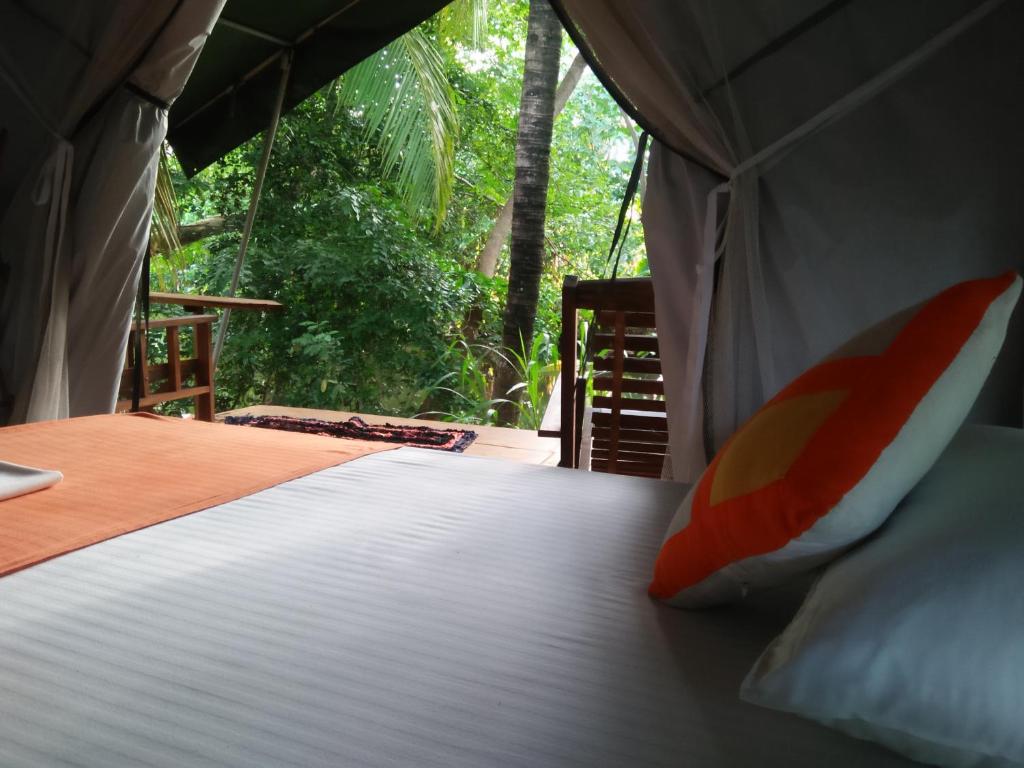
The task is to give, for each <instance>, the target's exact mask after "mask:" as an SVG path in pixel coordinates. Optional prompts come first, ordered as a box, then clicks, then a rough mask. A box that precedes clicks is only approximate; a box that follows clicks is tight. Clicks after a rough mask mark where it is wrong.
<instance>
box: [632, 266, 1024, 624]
mask: <svg viewBox="0 0 1024 768" xmlns="http://www.w3.org/2000/svg"><path fill="white" fill-rule="evenodd" d="M1020 292H1021V278H1020V276H1018V275H1017V274H1015V273H1012V272H1011V273H1007V274H1005V275H1002V276H1000V277H996V278H991V279H986V280H972V281H968V282H965V283H960V284H958V285H955V286H953V287H951V288H949V289H947V290H945V291H943V292H942V293H940V294H938V295H937V296H935V297H934V298H932V299H930V300H929V301H927V302H925V303H923V304H921V305H918V306H916V307H912V308H910V309H908V310H905V311H904V312H901V313H899V314H897V315H894V316H893V317H891V318H889V319H888V320H886V321H884V322H883V323H880V324H879V325H877V326H875V327H874V328H872V329H871V330H869V331H868V332H866V333H864V334H862V335H860V336H858V337H857V338H855V339H853V340H852V341H851V342H849V343H848V344H847V345H845V346H844V347H842V348H840V349H839V350H838V351H837V352H836V353H835V354H833V355H832V356H831V357H829V358H828V359H826V360H825V361H823V362H822V363H820V364H818V365H816V366H815V367H813V368H811V369H810V370H808V371H806V372H805V373H803V374H802V375H801V376H800V377H799V378H797V379H796V380H795V381H793V382H792V383H791V384H790V385H789V386H787V387H786V388H785V389H783V390H782V391H781V392H780V393H779V394H778V395H776V396H775V397H774V398H772V399H771V400H770V401H768V402H767V403H766V404H765V405H764V406H763V407H762V408H761V409H760V410H759V411H758V412H757V413H755V414H754V416H753V417H752V418H751V419H750V420H749V421H747V423H746V424H744V425H743V427H741V428H740V429H739V431H738V432H737V433H736V434H735V435H733V437H732V438H731V439H730V440H729V441H728V442H727V443H726V444H725V445H724V446H723V447H722V450H721V451H719V453H718V455H717V456H715V458H714V460H713V461H712V462H711V464H710V465H709V466H708V468H707V470H705V472H704V474H703V475H702V476H701V477H700V479H699V480H698V481H697V483H696V484H695V485H694V486H693V488H692V489H691V490H690V493H689V494H688V495H687V497H686V499H685V500H684V501H683V503H682V506H681V507H680V509H679V511H678V512H677V513H676V516H675V518H674V519H673V521H672V524H671V525H670V527H669V531H668V533H667V535H666V538H665V542H664V544H663V545H662V549H661V552H660V553H659V555H658V559H657V562H656V563H655V571H654V579H653V581H652V583H651V585H650V589H649V591H650V594H651V595H652V596H653V597H656V598H660V599H662V600H665V601H667V602H669V603H671V604H673V605H678V606H682V607H699V606H704V605H712V604H717V603H724V602H730V601H733V600H736V599H739V598H741V597H743V595H745V594H746V592H747V591H748V590H749V589H752V588H757V587H762V586H769V585H771V584H777V583H780V582H782V581H785V580H786V579H788V578H790V577H791V576H793V575H795V574H796V573H799V572H801V571H805V570H808V569H811V568H814V567H816V566H818V565H820V564H822V563H825V562H827V561H828V560H831V559H832V558H834V557H835V556H837V555H838V554H839V553H841V552H842V551H843V550H845V549H847V548H848V547H849V546H851V545H852V544H854V543H855V542H857V541H858V540H860V539H862V538H863V537H865V536H867V535H868V534H870V533H871V532H872V531H874V530H875V529H876V528H877V527H878V526H879V525H881V524H882V523H883V522H884V521H885V519H886V518H887V517H888V516H889V514H890V513H891V512H892V510H893V509H894V508H895V507H896V505H897V504H898V503H899V501H900V500H901V499H902V498H903V496H905V495H906V494H907V492H908V491H909V490H910V489H911V488H913V487H914V485H915V484H916V483H917V482H918V480H920V479H921V477H922V476H923V475H924V474H925V473H926V472H927V471H928V469H929V468H930V467H931V466H932V464H934V463H935V461H936V459H938V457H939V455H940V454H941V453H942V451H943V449H944V448H945V447H946V445H947V444H948V443H949V441H950V440H951V439H952V438H953V435H954V434H955V433H956V431H957V429H958V428H959V427H960V425H961V423H962V422H963V420H964V418H965V417H966V416H967V413H968V411H969V410H970V408H971V406H972V404H973V403H974V400H975V398H976V397H977V395H978V392H979V391H980V390H981V387H982V384H983V383H984V382H985V379H986V378H987V376H988V373H989V371H990V370H991V367H992V364H993V363H994V362H995V359H996V356H997V355H998V353H999V350H1000V348H1001V346H1002V343H1003V339H1004V338H1005V336H1006V327H1007V324H1008V322H1009V319H1010V315H1011V313H1012V312H1013V308H1014V306H1015V305H1016V303H1017V299H1018V297H1019V295H1020Z"/></svg>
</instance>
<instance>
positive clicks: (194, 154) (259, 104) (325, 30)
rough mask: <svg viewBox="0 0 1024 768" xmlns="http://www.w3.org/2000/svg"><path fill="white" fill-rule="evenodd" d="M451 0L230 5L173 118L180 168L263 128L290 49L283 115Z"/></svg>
mask: <svg viewBox="0 0 1024 768" xmlns="http://www.w3.org/2000/svg"><path fill="white" fill-rule="evenodd" d="M448 2H449V0H388V1H387V3H384V4H382V3H380V2H379V0H376V1H374V0H293V2H281V0H228V3H227V5H226V6H225V8H224V12H223V14H222V15H221V18H220V20H219V21H218V23H217V26H216V27H215V28H214V30H213V34H212V35H211V36H210V38H209V40H208V41H207V43H206V47H205V49H204V51H203V55H202V56H201V57H200V59H199V63H198V64H197V65H196V68H195V71H194V72H193V74H192V77H191V78H190V79H189V81H188V85H187V87H186V88H185V91H184V93H182V95H181V96H180V97H179V98H178V100H177V101H176V102H175V103H174V106H173V108H172V109H171V112H170V118H169V122H170V126H169V129H168V134H167V138H168V141H170V143H171V145H172V146H173V147H174V150H175V152H176V153H177V156H178V159H179V160H180V161H181V165H182V168H184V169H185V172H186V173H188V174H189V175H192V174H194V173H196V172H198V171H199V170H201V169H203V168H205V167H206V166H207V165H209V164H210V163H212V162H214V161H215V160H217V159H218V158H220V157H222V156H223V155H225V154H226V153H227V152H230V151H231V150H232V149H234V148H235V147H237V146H239V145H240V144H242V143H243V142H245V141H246V140H248V139H250V138H252V137H253V136H255V135H256V134H257V133H259V132H260V131H262V130H263V129H264V128H265V127H266V126H267V124H268V123H269V122H270V119H271V115H272V113H273V108H274V99H275V96H276V93H277V90H278V86H279V83H280V67H279V63H280V61H281V60H282V58H283V56H284V55H285V54H286V53H287V51H289V50H292V51H294V60H293V62H292V68H291V76H290V79H289V84H288V89H287V93H286V95H285V100H284V108H285V110H289V109H291V108H293V107H295V106H296V105H297V104H299V103H300V102H301V101H302V100H303V99H306V98H307V97H308V96H310V95H311V94H312V93H314V92H315V91H316V90H318V89H319V88H321V87H323V86H324V85H326V84H327V83H329V82H330V81H331V80H333V79H334V78H336V77H338V75H340V74H341V73H342V72H344V71H345V70H347V69H349V68H350V67H352V66H354V65H355V64H357V63H359V62H360V61H362V60H363V59H364V58H366V57H367V56H369V55H370V54H372V53H374V52H375V51H377V50H379V49H380V48H382V47H383V46H385V45H387V44H388V43H389V42H391V41H392V40H394V39H395V38H396V37H399V36H400V35H402V34H404V33H405V32H407V31H408V30H410V29H412V28H413V27H414V26H416V25H417V24H419V23H420V22H421V21H423V20H424V19H427V18H429V17H430V16H431V15H433V14H434V13H436V12H437V11H438V10H440V9H441V8H442V7H444V6H445V5H447V3H448ZM385 8H386V10H384V9H385Z"/></svg>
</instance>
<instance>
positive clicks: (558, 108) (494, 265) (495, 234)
mask: <svg viewBox="0 0 1024 768" xmlns="http://www.w3.org/2000/svg"><path fill="white" fill-rule="evenodd" d="M586 69H587V62H586V61H585V60H584V58H583V56H582V54H579V53H577V54H576V58H575V59H573V60H572V64H570V65H569V69H568V70H567V71H566V73H565V75H564V77H562V82H560V83H559V84H558V90H556V91H555V117H556V118H557V117H558V116H559V115H560V114H562V110H563V109H565V105H566V104H568V103H569V97H570V96H572V92H573V91H575V90H576V86H577V85H579V82H580V78H582V77H583V73H584V72H585V71H586ZM511 232H512V196H511V195H509V198H508V200H506V201H505V204H504V205H503V206H501V209H500V210H499V211H498V218H497V219H496V220H495V221H494V226H493V227H492V228H491V234H490V235H488V236H487V242H486V243H485V244H484V248H483V250H482V251H480V255H479V256H478V257H477V260H476V271H477V272H479V273H480V274H482V275H484V276H485V277H494V273H495V272H496V271H497V269H498V257H499V256H500V255H501V248H502V246H503V245H505V242H506V241H507V240H508V236H509V234H510V233H511Z"/></svg>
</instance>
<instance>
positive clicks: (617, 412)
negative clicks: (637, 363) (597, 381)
mask: <svg viewBox="0 0 1024 768" xmlns="http://www.w3.org/2000/svg"><path fill="white" fill-rule="evenodd" d="M612 350H613V353H614V355H615V358H614V362H613V363H612V365H613V370H612V407H611V442H610V443H609V445H608V472H609V473H611V474H615V467H616V465H617V464H618V461H619V424H620V421H621V412H622V374H623V369H624V368H625V365H626V313H625V312H623V311H621V310H620V311H618V312H616V313H615V341H614V343H613V345H612Z"/></svg>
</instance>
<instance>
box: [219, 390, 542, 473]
mask: <svg viewBox="0 0 1024 768" xmlns="http://www.w3.org/2000/svg"><path fill="white" fill-rule="evenodd" d="M225 416H295V417H298V418H306V419H324V420H325V421H345V420H346V419H348V418H350V417H352V416H358V417H359V418H361V419H363V420H364V421H365V422H366V423H367V424H396V425H408V426H412V427H437V428H438V429H471V430H473V431H474V432H476V433H477V438H476V440H474V441H473V444H472V445H471V446H469V448H467V449H466V451H465V453H466V455H467V456H490V457H492V458H496V459H505V460H506V461H518V462H522V463H524V464H544V465H548V466H552V467H553V466H557V465H558V447H559V443H558V440H557V439H556V438H551V437H538V436H537V433H536V432H534V431H533V430H527V429H506V428H504V427H483V426H480V425H478V424H454V423H451V422H447V421H428V420H425V419H406V418H401V417H399V416H376V415H374V414H371V413H349V412H347V411H322V410H317V409H315V408H289V407H287V406H283V405H254V406H252V407H249V408H239V409H238V410H235V411H225V412H224V413H219V414H217V418H218V419H222V418H224V417H225Z"/></svg>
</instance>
